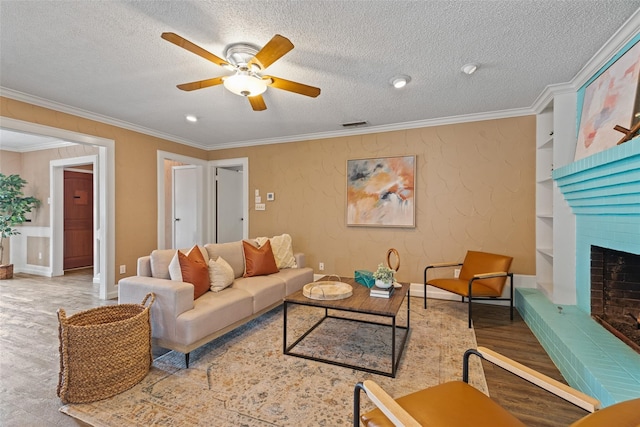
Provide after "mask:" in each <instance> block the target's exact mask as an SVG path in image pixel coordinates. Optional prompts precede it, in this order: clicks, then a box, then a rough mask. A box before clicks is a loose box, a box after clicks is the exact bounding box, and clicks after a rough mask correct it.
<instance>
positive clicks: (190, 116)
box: [184, 114, 198, 123]
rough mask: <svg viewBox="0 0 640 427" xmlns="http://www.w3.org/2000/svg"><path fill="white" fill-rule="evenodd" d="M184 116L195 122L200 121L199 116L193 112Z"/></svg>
mask: <svg viewBox="0 0 640 427" xmlns="http://www.w3.org/2000/svg"><path fill="white" fill-rule="evenodd" d="M184 118H185V119H186V120H187V121H188V122H191V123H195V122H197V121H198V118H197V117H196V116H194V115H193V114H187V115H186V116H184Z"/></svg>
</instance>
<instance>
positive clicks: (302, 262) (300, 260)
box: [293, 252, 307, 268]
mask: <svg viewBox="0 0 640 427" xmlns="http://www.w3.org/2000/svg"><path fill="white" fill-rule="evenodd" d="M293 256H294V257H295V258H296V266H297V267H298V268H304V267H305V266H306V264H307V259H306V258H305V256H304V254H303V253H302V252H298V253H297V254H294V255H293Z"/></svg>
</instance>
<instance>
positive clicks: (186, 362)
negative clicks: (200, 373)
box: [184, 353, 191, 369]
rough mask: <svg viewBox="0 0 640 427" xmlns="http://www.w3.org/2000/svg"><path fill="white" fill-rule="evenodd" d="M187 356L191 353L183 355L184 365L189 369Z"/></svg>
mask: <svg viewBox="0 0 640 427" xmlns="http://www.w3.org/2000/svg"><path fill="white" fill-rule="evenodd" d="M189 354H191V353H185V355H184V364H185V365H187V369H189Z"/></svg>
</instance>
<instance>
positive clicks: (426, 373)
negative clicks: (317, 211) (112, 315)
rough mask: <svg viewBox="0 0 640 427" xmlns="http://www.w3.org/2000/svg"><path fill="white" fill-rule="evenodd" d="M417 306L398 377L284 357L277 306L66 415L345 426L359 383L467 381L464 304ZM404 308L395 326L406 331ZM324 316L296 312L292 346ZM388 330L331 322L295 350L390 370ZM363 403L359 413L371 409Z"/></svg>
mask: <svg viewBox="0 0 640 427" xmlns="http://www.w3.org/2000/svg"><path fill="white" fill-rule="evenodd" d="M411 300H412V301H411V332H410V334H409V339H408V341H407V346H406V348H405V351H404V354H403V355H402V359H401V362H400V366H399V369H398V373H397V376H396V378H389V377H386V376H382V375H376V374H369V373H365V372H361V371H357V370H354V369H349V368H343V367H339V366H333V365H329V364H326V363H321V362H315V361H310V360H306V359H301V358H298V357H293V356H285V355H283V354H282V324H283V313H282V307H279V308H276V309H274V310H272V311H270V312H269V313H267V314H265V315H263V316H261V317H259V318H257V319H254V320H253V321H251V322H249V323H247V324H246V325H244V326H242V327H240V328H238V329H236V330H234V331H232V332H230V333H228V334H227V335H225V336H223V337H221V338H219V339H217V340H215V341H214V342H212V343H209V344H208V345H206V346H204V347H202V348H200V349H198V350H195V351H194V352H192V353H191V363H190V367H189V369H185V368H184V355H182V354H180V353H176V352H173V351H172V352H169V353H166V354H165V355H163V356H161V357H159V358H157V359H156V360H155V361H154V363H153V367H152V369H151V371H150V372H149V375H147V377H146V378H145V379H144V380H143V381H142V382H141V383H139V384H138V385H136V386H134V387H133V388H131V389H130V390H127V391H125V392H124V393H121V394H119V395H117V396H114V397H112V398H109V399H105V400H101V401H98V402H93V403H86V404H69V405H65V406H63V407H62V408H60V411H62V412H63V413H65V414H67V415H70V416H72V417H74V418H76V419H77V420H80V421H83V422H85V423H88V424H90V425H92V426H148V425H163V426H199V425H203V426H204V425H206V426H258V427H263V426H349V425H352V423H353V421H352V414H353V387H354V385H355V384H356V383H357V382H358V381H363V380H366V379H373V380H374V381H376V382H377V383H378V384H380V385H381V386H382V387H383V388H384V389H385V390H386V391H387V392H388V393H389V394H391V395H392V396H402V395H405V394H407V393H410V392H413V391H416V390H419V389H422V388H425V387H428V386H432V385H435V384H438V383H441V382H444V381H449V380H456V379H461V377H462V354H463V353H464V351H465V350H466V349H468V348H475V347H476V340H475V334H474V332H473V329H468V328H467V320H466V319H467V314H466V305H465V304H462V303H459V302H451V301H438V300H431V301H430V302H429V308H428V310H424V309H423V308H422V305H421V304H422V300H421V299H419V298H411ZM404 307H405V306H403V308H402V310H401V311H402V316H400V317H399V319H398V324H399V325H403V324H405V317H406V309H405V308H404ZM323 313H324V311H323V310H319V309H317V308H309V307H302V306H295V307H293V308H291V309H290V310H289V315H288V319H287V320H288V323H289V331H290V332H289V337H288V339H287V340H288V343H289V344H290V343H291V342H292V341H293V339H294V337H293V335H295V334H300V333H301V332H303V331H305V330H306V329H307V328H308V327H309V325H311V324H313V323H315V322H316V321H317V320H318V319H320V318H321V317H322V315H323ZM378 319H379V318H378ZM389 329H390V328H380V327H376V326H371V325H367V324H362V323H356V322H350V321H333V320H332V321H329V320H327V321H325V322H324V323H323V324H322V326H321V328H319V329H317V330H316V331H315V332H314V333H313V334H311V335H309V336H308V337H307V338H306V339H305V340H304V341H302V342H301V343H300V344H299V346H298V347H296V352H303V353H305V354H316V355H317V354H323V355H325V356H326V355H327V354H332V355H334V356H335V358H336V359H337V360H343V361H348V362H349V363H353V364H366V365H367V366H374V367H376V369H382V370H387V369H390V360H389V359H390V356H389V355H390V344H389V342H390V340H389V339H387V338H389V337H390V332H389ZM385 334H387V335H386V336H385ZM332 357H333V356H332ZM470 372H471V375H470V377H471V383H472V384H473V385H474V386H476V387H477V388H478V389H480V390H482V391H484V392H485V393H486V392H487V386H486V382H485V379H484V373H483V371H482V365H481V363H480V361H479V360H478V358H475V357H473V358H472V364H471V368H470ZM362 400H363V403H362V406H363V410H367V409H370V408H372V407H373V406H372V405H371V403H370V402H369V401H368V399H367V398H366V397H363V399H362Z"/></svg>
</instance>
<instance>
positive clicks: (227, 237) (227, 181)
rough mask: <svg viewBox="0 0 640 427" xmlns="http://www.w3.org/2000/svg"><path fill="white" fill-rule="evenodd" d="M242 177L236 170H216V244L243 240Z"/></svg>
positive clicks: (239, 171) (240, 171)
mask: <svg viewBox="0 0 640 427" xmlns="http://www.w3.org/2000/svg"><path fill="white" fill-rule="evenodd" d="M242 175H243V171H242V170H239V169H238V168H237V167H235V168H216V200H215V203H216V237H217V239H216V243H227V242H236V241H238V240H242V239H243V238H244V235H243V233H242V223H243V222H244V215H243V212H242V196H243V191H242Z"/></svg>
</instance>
